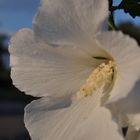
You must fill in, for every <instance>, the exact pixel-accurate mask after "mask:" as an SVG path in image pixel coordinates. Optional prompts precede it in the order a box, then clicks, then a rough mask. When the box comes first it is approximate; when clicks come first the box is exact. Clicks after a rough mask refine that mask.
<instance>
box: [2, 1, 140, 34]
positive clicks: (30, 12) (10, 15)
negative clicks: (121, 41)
mask: <svg viewBox="0 0 140 140" xmlns="http://www.w3.org/2000/svg"><path fill="white" fill-rule="evenodd" d="M120 1H121V0H117V1H116V2H117V3H115V4H118V3H119V2H120ZM38 5H39V0H0V32H7V33H10V34H12V33H14V32H16V31H17V30H19V29H21V28H23V27H30V28H31V27H32V19H33V16H34V14H35V13H36V10H37V7H38ZM125 21H130V22H133V23H134V24H136V25H137V26H140V17H136V18H135V19H133V18H132V17H131V16H129V14H125V13H124V12H123V10H117V11H116V12H115V22H116V23H117V24H118V23H119V22H125Z"/></svg>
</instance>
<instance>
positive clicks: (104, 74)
mask: <svg viewBox="0 0 140 140" xmlns="http://www.w3.org/2000/svg"><path fill="white" fill-rule="evenodd" d="M115 68H116V65H115V63H114V62H113V61H111V60H110V61H109V62H108V63H102V64H100V65H99V66H98V67H97V68H96V69H94V71H93V72H92V73H91V75H90V76H89V77H88V79H87V80H86V83H85V84H84V85H83V86H82V87H81V88H80V90H79V91H78V92H77V93H76V94H77V98H83V97H86V96H91V95H92V94H93V93H94V92H96V91H97V90H99V89H101V88H104V87H105V86H106V85H108V84H111V82H112V80H113V76H114V70H115Z"/></svg>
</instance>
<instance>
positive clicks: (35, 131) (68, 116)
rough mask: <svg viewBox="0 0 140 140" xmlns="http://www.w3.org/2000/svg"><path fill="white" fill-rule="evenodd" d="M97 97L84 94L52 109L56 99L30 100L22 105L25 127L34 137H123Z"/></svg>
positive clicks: (71, 139) (53, 139) (112, 139)
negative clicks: (60, 106) (98, 103)
mask: <svg viewBox="0 0 140 140" xmlns="http://www.w3.org/2000/svg"><path fill="white" fill-rule="evenodd" d="M98 99H100V97H98V95H96V96H94V98H92V97H87V98H85V99H83V100H80V101H79V102H75V103H73V104H72V105H71V106H70V107H67V108H63V109H54V108H55V107H56V106H58V105H57V104H58V100H57V103H55V102H53V103H52V101H51V105H49V104H50V103H48V102H49V101H48V100H47V99H45V98H44V99H40V100H36V101H33V102H32V103H31V104H29V105H28V106H27V107H26V108H25V126H26V127H27V129H28V131H29V133H30V136H31V138H32V139H33V140H36V139H39V140H56V139H57V140H66V139H67V140H85V139H88V140H93V139H94V140H104V139H108V140H124V139H123V137H122V136H121V133H120V132H119V129H118V126H117V124H116V123H115V122H114V121H113V120H112V117H111V114H110V112H109V110H107V109H106V108H104V107H99V106H97V102H99V100H98ZM60 104H61V101H60ZM60 104H59V105H60Z"/></svg>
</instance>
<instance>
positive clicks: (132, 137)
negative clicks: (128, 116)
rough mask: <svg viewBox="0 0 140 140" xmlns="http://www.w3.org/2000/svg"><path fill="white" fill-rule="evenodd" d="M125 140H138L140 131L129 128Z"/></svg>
mask: <svg viewBox="0 0 140 140" xmlns="http://www.w3.org/2000/svg"><path fill="white" fill-rule="evenodd" d="M125 139H126V140H140V131H136V130H134V129H133V128H129V129H128V131H127V135H126V138H125Z"/></svg>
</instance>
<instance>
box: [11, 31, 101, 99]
mask: <svg viewBox="0 0 140 140" xmlns="http://www.w3.org/2000/svg"><path fill="white" fill-rule="evenodd" d="M9 51H10V53H11V56H10V63H11V66H12V71H11V77H12V79H13V82H14V84H15V85H16V87H18V88H19V89H20V90H22V91H26V93H27V94H31V95H33V96H53V95H54V96H63V95H65V94H66V93H69V94H71V93H72V94H74V93H76V92H77V91H78V90H79V88H80V87H81V85H83V83H85V80H86V79H87V77H88V76H89V75H90V73H91V72H92V70H93V69H94V67H96V65H99V63H101V61H97V60H94V59H93V58H92V56H90V55H89V54H87V53H86V52H84V51H82V50H80V49H79V48H77V47H75V46H63V47H56V48H53V47H49V46H48V45H47V44H44V43H41V42H39V43H37V42H35V40H34V36H33V32H32V31H31V30H29V29H23V30H21V31H19V32H18V33H17V34H16V35H15V36H14V37H13V38H12V39H11V42H10V47H9Z"/></svg>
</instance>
